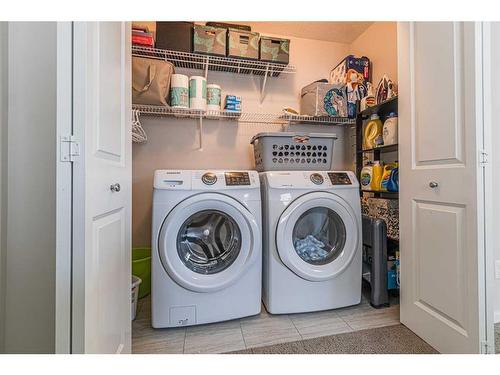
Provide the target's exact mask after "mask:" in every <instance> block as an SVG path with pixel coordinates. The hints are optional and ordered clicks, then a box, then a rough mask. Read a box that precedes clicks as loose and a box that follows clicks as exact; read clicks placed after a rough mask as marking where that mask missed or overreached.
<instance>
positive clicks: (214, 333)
mask: <svg viewBox="0 0 500 375" xmlns="http://www.w3.org/2000/svg"><path fill="white" fill-rule="evenodd" d="M150 312H151V310H150V300H149V298H148V297H146V298H144V299H142V300H140V301H139V305H138V313H137V319H136V320H135V321H134V322H133V323H132V353H135V354H154V353H163V354H174V353H177V354H180V353H225V352H230V351H236V350H242V349H250V348H256V347H261V346H267V345H273V344H279V343H284V342H291V341H299V340H302V339H309V338H315V337H321V336H329V335H335V334H340V333H345V332H353V331H359V330H362V329H367V328H376V327H385V326H390V325H394V324H399V305H392V306H391V307H388V308H383V309H374V308H373V307H371V306H370V304H369V303H368V301H367V299H366V298H364V297H363V299H362V301H361V304H359V305H357V306H352V307H347V308H343V309H338V310H330V311H321V312H314V313H305V314H290V315H270V314H268V313H267V312H266V310H265V308H264V306H263V307H262V312H261V313H260V314H259V315H256V316H252V317H247V318H242V319H237V320H232V321H228V322H222V323H214V324H206V325H201V326H191V327H183V328H166V329H153V328H151V325H150V315H151V313H150Z"/></svg>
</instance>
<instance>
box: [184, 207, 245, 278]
mask: <svg viewBox="0 0 500 375" xmlns="http://www.w3.org/2000/svg"><path fill="white" fill-rule="evenodd" d="M240 249H241V232H240V229H239V227H238V224H236V222H235V221H234V219H232V218H231V217H230V216H228V215H226V214H225V213H223V212H221V211H217V210H204V211H200V212H198V213H196V214H194V215H192V216H190V217H189V218H188V219H187V220H186V221H185V222H184V224H182V226H181V228H180V230H179V234H178V236H177V253H178V254H179V257H180V258H181V260H182V262H183V263H184V264H185V265H186V267H188V268H189V269H190V270H191V271H194V272H196V273H200V274H214V273H218V272H221V271H223V270H225V269H226V268H228V267H229V266H230V265H231V264H232V263H233V262H234V261H235V260H236V258H237V257H238V254H239V252H240Z"/></svg>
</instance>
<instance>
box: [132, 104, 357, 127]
mask: <svg viewBox="0 0 500 375" xmlns="http://www.w3.org/2000/svg"><path fill="white" fill-rule="evenodd" d="M132 108H133V109H134V110H136V111H138V112H139V114H141V115H147V116H155V117H177V118H192V119H208V120H233V121H238V122H243V123H253V124H276V125H289V124H299V123H303V124H317V125H344V124H352V123H354V120H353V119H349V118H344V117H330V116H300V115H291V114H288V113H286V114H283V113H247V112H232V111H206V112H205V111H201V110H193V109H179V108H171V107H164V106H155V105H138V104H134V105H133V107H132Z"/></svg>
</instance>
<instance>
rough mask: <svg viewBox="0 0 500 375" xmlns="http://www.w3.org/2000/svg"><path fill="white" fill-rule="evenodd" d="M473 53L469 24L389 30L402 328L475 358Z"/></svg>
mask: <svg viewBox="0 0 500 375" xmlns="http://www.w3.org/2000/svg"><path fill="white" fill-rule="evenodd" d="M480 44H481V34H480V32H478V29H477V25H476V24H474V23H463V22H456V23H452V22H422V23H421V22H416V23H400V24H399V26H398V54H399V74H398V75H399V98H400V99H399V119H400V120H399V121H400V122H399V123H400V130H399V143H400V144H401V147H400V164H401V173H400V179H401V181H400V186H401V189H400V190H401V192H400V231H401V234H400V236H401V238H400V241H401V278H402V280H401V322H402V323H403V324H405V325H406V326H408V327H409V328H410V329H411V330H412V331H414V332H415V333H416V334H418V335H419V336H421V337H422V338H423V339H424V340H426V341H427V342H428V343H429V344H431V345H432V346H434V347H435V348H436V349H437V350H438V351H440V352H443V353H477V352H480V351H481V345H480V342H481V335H482V334H483V333H482V330H483V327H481V320H482V317H481V310H482V307H481V306H480V303H481V295H480V288H481V284H480V281H479V279H480V277H481V273H482V271H481V267H482V263H481V261H480V260H481V255H480V254H481V253H482V251H483V245H482V235H483V234H482V230H480V227H481V225H482V224H481V223H482V219H481V217H480V212H481V210H482V204H481V203H480V199H479V197H480V196H481V189H482V183H481V180H482V175H481V173H482V172H481V167H480V164H479V154H478V151H479V150H478V144H479V139H480V137H481V135H480V134H481V131H482V130H481V129H482V123H481V116H480V114H481V113H480V112H481V108H480V105H478V103H477V102H476V100H477V97H480V95H481V92H479V91H480V90H481V86H480V82H481V77H480V72H481V69H480V65H481V64H480V60H479V63H478V59H480V58H479V57H478V56H480V53H479V54H478V51H479V52H480V50H481V45H480ZM478 212H479V213H478Z"/></svg>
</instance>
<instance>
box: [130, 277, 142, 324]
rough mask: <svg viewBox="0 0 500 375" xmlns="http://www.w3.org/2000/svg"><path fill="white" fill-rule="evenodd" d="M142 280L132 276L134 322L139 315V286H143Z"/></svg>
mask: <svg viewBox="0 0 500 375" xmlns="http://www.w3.org/2000/svg"><path fill="white" fill-rule="evenodd" d="M141 283H142V280H141V279H140V278H139V277H137V276H134V275H132V320H135V316H136V314H137V301H138V300H139V285H141Z"/></svg>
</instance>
